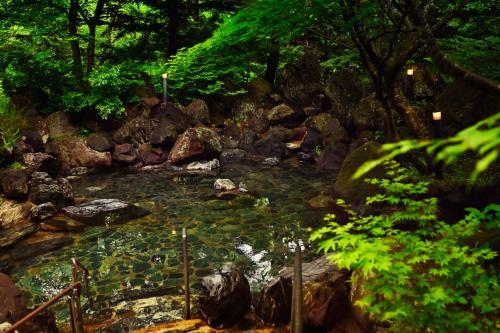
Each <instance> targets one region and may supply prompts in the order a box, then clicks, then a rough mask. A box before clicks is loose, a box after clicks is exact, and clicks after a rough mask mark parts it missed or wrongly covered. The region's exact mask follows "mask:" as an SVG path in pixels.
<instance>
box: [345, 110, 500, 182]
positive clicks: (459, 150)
mask: <svg viewBox="0 0 500 333" xmlns="http://www.w3.org/2000/svg"><path fill="white" fill-rule="evenodd" d="M419 149H425V151H426V152H427V153H428V154H429V155H435V160H436V161H437V162H444V163H445V164H451V163H453V162H455V161H457V160H458V158H460V157H461V156H462V155H463V154H465V153H466V152H472V153H474V154H475V155H476V156H477V158H478V160H477V162H476V167H475V170H474V172H473V173H472V175H471V180H472V182H474V181H476V180H477V178H478V176H479V175H480V174H481V173H482V172H484V171H485V170H486V169H487V168H488V167H489V166H490V165H491V164H492V163H493V162H494V161H495V160H496V159H497V158H498V156H499V151H500V113H497V114H495V115H493V116H491V117H488V118H486V119H484V120H482V121H479V122H478V123H477V124H475V125H473V126H471V127H468V128H466V129H464V130H462V131H460V132H459V133H457V134H456V135H454V136H452V137H449V138H445V139H438V140H432V141H416V140H403V141H399V142H396V143H388V144H385V145H383V147H382V150H383V151H384V152H386V154H385V155H384V156H382V157H381V158H379V159H377V160H374V161H368V162H366V163H364V164H363V165H362V166H361V167H360V168H359V169H358V170H357V171H356V173H355V174H354V176H353V177H354V178H359V177H361V176H362V175H364V174H365V173H367V172H368V171H370V170H371V169H373V168H375V167H376V166H377V165H380V164H382V163H384V162H386V161H389V160H391V159H394V158H395V157H396V156H399V155H402V154H406V153H408V152H410V151H413V150H419Z"/></svg>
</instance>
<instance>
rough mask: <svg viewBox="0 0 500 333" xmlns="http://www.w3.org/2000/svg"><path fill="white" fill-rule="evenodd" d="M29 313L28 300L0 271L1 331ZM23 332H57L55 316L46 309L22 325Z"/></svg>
mask: <svg viewBox="0 0 500 333" xmlns="http://www.w3.org/2000/svg"><path fill="white" fill-rule="evenodd" d="M28 313H29V310H28V309H27V308H26V302H25V300H24V297H23V295H22V294H21V292H20V291H19V289H18V288H17V287H16V286H15V284H14V282H13V281H12V280H11V279H10V278H9V277H8V276H7V275H5V274H4V273H0V332H3V329H4V328H8V326H9V324H8V323H10V324H13V323H15V322H16V321H18V320H20V319H21V318H23V317H24V316H26V315H27V314H28ZM21 327H22V330H19V332H21V331H22V332H23V333H57V332H59V331H58V329H57V325H56V321H55V316H54V314H53V313H52V312H50V311H48V310H45V311H42V312H41V313H40V314H38V315H37V316H36V317H35V318H33V319H31V320H29V321H28V322H26V323H25V324H23V325H22V326H21ZM16 332H17V331H16Z"/></svg>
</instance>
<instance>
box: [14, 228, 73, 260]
mask: <svg viewBox="0 0 500 333" xmlns="http://www.w3.org/2000/svg"><path fill="white" fill-rule="evenodd" d="M71 243H73V237H72V235H71V234H67V233H53V232H44V231H39V232H37V233H34V234H33V235H31V236H29V237H27V238H24V239H22V240H21V241H19V242H18V243H16V244H15V245H14V246H13V247H12V249H11V250H10V256H11V258H12V259H14V260H20V259H24V258H31V257H35V256H38V255H41V254H44V253H47V252H50V251H53V250H57V249H59V248H61V247H63V246H66V245H70V244H71Z"/></svg>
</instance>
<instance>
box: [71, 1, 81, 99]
mask: <svg viewBox="0 0 500 333" xmlns="http://www.w3.org/2000/svg"><path fill="white" fill-rule="evenodd" d="M78 6H79V4H78V0H71V2H70V6H69V11H68V30H69V35H70V38H71V39H70V45H71V54H72V57H73V75H74V76H75V78H76V80H77V82H78V86H79V88H80V89H81V90H84V89H85V81H84V78H83V69H82V68H83V66H82V54H81V51H80V43H79V42H78Z"/></svg>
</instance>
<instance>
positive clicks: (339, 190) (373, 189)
mask: <svg viewBox="0 0 500 333" xmlns="http://www.w3.org/2000/svg"><path fill="white" fill-rule="evenodd" d="M380 147H381V146H380V144H379V143H377V142H375V141H369V142H367V143H365V144H364V145H362V146H361V147H359V148H356V149H354V150H353V151H352V152H351V153H349V155H347V157H346V158H345V160H344V162H343V163H342V166H341V168H340V172H339V174H338V176H337V180H336V181H335V184H334V186H333V190H334V193H335V195H336V196H338V197H339V198H342V199H345V200H346V201H347V202H349V203H351V204H354V205H359V204H363V203H364V202H365V199H366V197H368V196H371V195H374V194H376V193H378V192H379V188H378V187H377V186H375V185H371V184H368V183H366V181H365V179H369V178H383V177H384V176H385V168H384V167H383V166H378V167H376V168H374V169H372V170H370V172H368V173H366V174H365V175H364V176H362V177H360V178H358V179H353V178H352V176H353V175H354V173H355V172H356V170H358V168H359V167H360V166H361V165H363V164H364V163H365V162H366V161H370V160H374V159H377V158H379V157H381V153H380Z"/></svg>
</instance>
